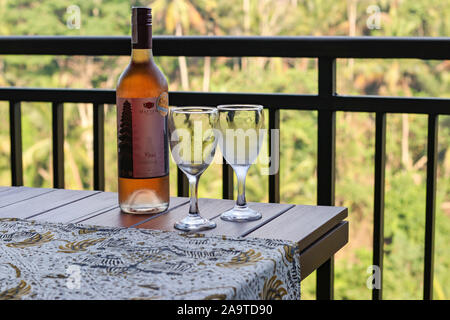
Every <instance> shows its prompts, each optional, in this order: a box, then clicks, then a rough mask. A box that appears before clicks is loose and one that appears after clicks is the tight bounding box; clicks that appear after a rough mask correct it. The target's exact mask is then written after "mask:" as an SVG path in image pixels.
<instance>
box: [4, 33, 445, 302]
mask: <svg viewBox="0 0 450 320" xmlns="http://www.w3.org/2000/svg"><path fill="white" fill-rule="evenodd" d="M153 41H154V54H155V55H160V56H180V55H182V56H202V57H204V56H225V57H243V56H245V57H250V56H259V57H261V56H264V57H296V58H303V57H311V58H317V59H318V66H319V68H318V73H319V81H318V88H319V90H318V94H317V95H305V94H252V93H204V92H170V104H171V105H174V106H183V105H205V106H215V105H218V104H223V103H235V102H240V103H259V104H263V105H264V106H265V107H266V108H267V109H268V111H269V126H270V129H279V127H280V109H295V110H315V111H317V112H318V159H317V164H318V168H317V179H318V180H317V203H318V204H319V205H333V204H334V186H335V136H336V133H335V131H336V111H350V112H374V113H375V114H376V121H375V131H376V132H375V136H376V138H375V186H374V189H375V190H374V229H373V264H374V265H377V266H379V268H380V271H381V275H380V276H381V277H382V270H383V239H384V231H383V224H384V185H385V178H384V176H385V157H386V154H385V146H386V114H387V113H420V114H427V115H428V145H427V148H428V150H427V156H428V162H427V184H426V212H425V214H426V223H425V258H424V263H425V268H424V292H423V297H424V299H432V297H433V271H434V224H435V198H436V160H437V137H438V131H437V130H438V116H439V115H440V114H445V115H450V99H442V98H410V97H380V96H342V95H338V94H337V93H336V59H337V58H384V59H385V58H400V59H403V58H417V59H437V60H445V59H450V38H377V37H203V36H199V37H197V36H195V37H191V36H189V37H170V36H159V37H158V36H155V37H154V39H153ZM0 54H14V55H17V54H26V55H31V54H32V55H39V54H45V55H129V54H130V38H129V37H57V36H55V37H41V36H33V37H27V36H18V37H0ZM0 100H5V101H9V103H10V113H9V114H10V132H11V133H10V135H11V174H12V184H13V185H22V184H23V169H22V142H21V141H22V138H21V124H20V123H21V112H20V103H21V102H22V101H36V102H49V103H52V119H53V125H52V134H53V164H54V165H53V179H54V181H53V184H54V187H56V188H63V187H64V170H63V169H64V153H63V143H64V141H63V139H64V135H63V129H64V128H63V111H64V110H63V104H64V103H70V102H72V103H92V105H93V108H94V188H95V189H98V190H103V189H104V180H105V175H104V171H105V165H104V113H103V104H115V91H114V90H94V89H92V90H77V89H41V88H39V89H38V88H0ZM272 142H273V141H272V139H269V143H272ZM269 150H271V148H270V146H269ZM278 157H279V155H278ZM187 192H188V189H187V184H186V180H185V179H184V178H183V176H182V175H180V174H178V194H179V195H180V196H186V195H187ZM223 197H224V198H232V197H233V172H232V170H231V168H230V167H229V166H228V165H226V164H224V166H223ZM279 200H280V185H279V175H278V174H275V175H271V176H269V201H270V202H279ZM333 278H334V259H333V258H331V259H329V260H328V261H326V262H325V263H324V264H323V265H322V266H320V267H319V269H318V271H317V290H316V292H317V298H318V299H332V298H333ZM381 283H382V282H381ZM372 298H373V299H381V298H382V288H379V289H376V288H375V289H373V294H372Z"/></svg>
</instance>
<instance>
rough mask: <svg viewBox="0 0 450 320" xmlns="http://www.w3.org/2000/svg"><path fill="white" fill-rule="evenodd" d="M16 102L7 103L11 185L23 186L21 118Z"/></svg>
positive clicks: (18, 104)
mask: <svg viewBox="0 0 450 320" xmlns="http://www.w3.org/2000/svg"><path fill="white" fill-rule="evenodd" d="M21 114H22V113H21V106H20V102H18V101H9V132H10V143H11V146H10V148H11V155H10V157H11V185H13V186H23V165H22V116H21Z"/></svg>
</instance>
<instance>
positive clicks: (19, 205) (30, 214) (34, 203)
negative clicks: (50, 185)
mask: <svg viewBox="0 0 450 320" xmlns="http://www.w3.org/2000/svg"><path fill="white" fill-rule="evenodd" d="M34 190H38V191H39V190H42V189H34ZM95 193H98V191H80V190H64V189H59V190H53V191H52V192H47V193H44V194H41V195H40V196H38V197H34V198H29V199H27V200H26V201H20V202H16V203H14V204H11V205H9V206H6V207H3V208H0V217H15V218H23V219H29V218H34V217H35V216H37V215H39V214H41V213H44V212H47V211H49V210H52V209H54V208H58V207H61V206H64V205H67V204H69V203H72V202H74V201H77V200H80V199H83V198H86V197H89V196H91V195H94V194H95Z"/></svg>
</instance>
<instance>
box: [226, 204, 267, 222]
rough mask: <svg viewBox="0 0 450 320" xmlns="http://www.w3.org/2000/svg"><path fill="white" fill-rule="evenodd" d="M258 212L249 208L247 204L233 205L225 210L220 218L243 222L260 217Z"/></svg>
mask: <svg viewBox="0 0 450 320" xmlns="http://www.w3.org/2000/svg"><path fill="white" fill-rule="evenodd" d="M261 217H262V215H261V213H260V212H258V211H255V210H253V209H250V208H249V207H247V206H238V205H236V206H234V208H233V209H231V210H228V211H225V212H224V213H222V214H221V215H220V218H221V219H222V220H225V221H234V222H245V221H254V220H259V219H261Z"/></svg>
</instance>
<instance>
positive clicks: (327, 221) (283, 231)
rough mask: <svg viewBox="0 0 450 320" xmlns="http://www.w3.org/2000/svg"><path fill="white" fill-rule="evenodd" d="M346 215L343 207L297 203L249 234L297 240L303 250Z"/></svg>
mask: <svg viewBox="0 0 450 320" xmlns="http://www.w3.org/2000/svg"><path fill="white" fill-rule="evenodd" d="M346 217H347V208H343V207H329V206H305V205H297V206H295V207H294V208H292V209H290V210H288V211H287V212H285V213H283V214H282V215H280V216H279V217H277V218H276V219H274V220H273V221H272V222H271V223H268V224H266V225H264V226H262V227H261V228H259V229H257V230H255V231H254V232H252V233H250V234H249V236H250V237H261V238H278V239H283V240H291V241H296V242H297V243H298V245H299V248H300V250H303V249H305V248H306V247H308V246H309V245H311V244H312V243H313V242H314V241H316V240H317V239H319V238H320V237H321V236H323V235H324V234H325V233H326V232H328V231H329V230H330V229H331V228H333V227H334V226H336V225H337V224H338V223H339V222H340V221H342V220H343V219H345V218H346Z"/></svg>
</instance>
